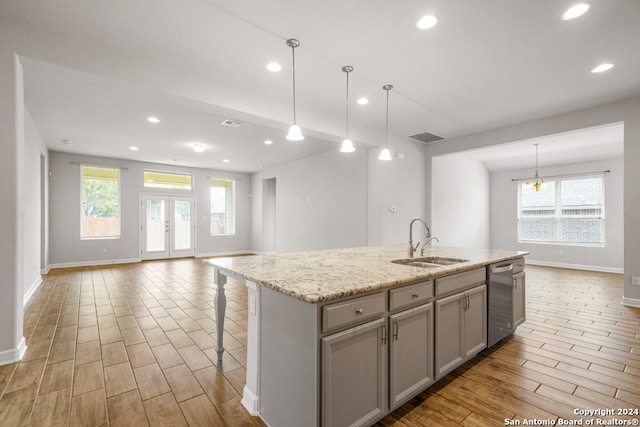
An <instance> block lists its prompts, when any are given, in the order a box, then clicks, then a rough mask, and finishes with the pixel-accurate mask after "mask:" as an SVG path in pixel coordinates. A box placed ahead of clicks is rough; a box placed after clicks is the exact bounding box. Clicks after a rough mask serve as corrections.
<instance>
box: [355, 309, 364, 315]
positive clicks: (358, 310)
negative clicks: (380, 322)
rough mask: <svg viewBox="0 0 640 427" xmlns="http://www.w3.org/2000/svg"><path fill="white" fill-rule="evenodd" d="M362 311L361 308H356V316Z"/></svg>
mask: <svg viewBox="0 0 640 427" xmlns="http://www.w3.org/2000/svg"><path fill="white" fill-rule="evenodd" d="M362 313H364V311H363V310H362V309H361V308H356V314H362Z"/></svg>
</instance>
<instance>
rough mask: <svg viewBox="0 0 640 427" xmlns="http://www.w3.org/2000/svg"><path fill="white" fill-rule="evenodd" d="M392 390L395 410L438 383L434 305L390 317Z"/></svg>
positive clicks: (423, 306) (392, 407) (390, 378)
mask: <svg viewBox="0 0 640 427" xmlns="http://www.w3.org/2000/svg"><path fill="white" fill-rule="evenodd" d="M389 319H390V323H389V335H390V343H389V355H390V356H389V390H390V397H391V409H395V408H397V407H398V406H400V405H402V404H403V403H405V402H406V401H407V400H409V399H410V398H412V397H413V396H415V395H416V394H417V393H418V392H420V391H421V390H422V389H424V388H426V387H427V386H429V385H430V384H432V383H433V382H434V381H435V378H434V375H433V304H432V303H429V304H425V305H421V306H419V307H416V308H412V309H409V310H405V311H402V312H400V313H398V314H394V315H392V316H390V318H389Z"/></svg>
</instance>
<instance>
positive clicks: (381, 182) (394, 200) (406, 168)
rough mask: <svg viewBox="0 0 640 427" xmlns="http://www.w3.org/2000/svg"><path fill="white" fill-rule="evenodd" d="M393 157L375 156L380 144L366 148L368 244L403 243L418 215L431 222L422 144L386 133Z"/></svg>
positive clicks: (377, 153) (427, 179)
mask: <svg viewBox="0 0 640 427" xmlns="http://www.w3.org/2000/svg"><path fill="white" fill-rule="evenodd" d="M389 149H390V151H391V157H392V160H389V161H384V160H378V156H379V155H380V150H381V147H377V148H371V149H369V152H368V165H369V170H368V194H369V199H368V202H367V205H368V208H367V213H368V216H369V219H368V223H369V225H368V244H369V245H386V244H397V243H406V242H407V241H408V239H409V223H410V222H411V219H412V218H415V217H420V218H422V219H424V220H425V221H426V222H427V224H429V225H431V221H432V219H431V218H430V217H429V215H427V214H426V213H427V211H426V210H425V207H426V199H425V193H426V189H427V187H428V185H427V183H428V181H429V177H427V175H426V174H425V168H426V162H425V153H426V149H425V145H424V144H422V143H421V142H416V141H411V140H409V139H406V138H398V137H396V136H394V135H389Z"/></svg>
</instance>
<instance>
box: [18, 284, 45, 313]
mask: <svg viewBox="0 0 640 427" xmlns="http://www.w3.org/2000/svg"><path fill="white" fill-rule="evenodd" d="M40 285H42V276H38V278H37V279H36V280H35V281H34V282H33V283H32V284H31V286H29V289H27V291H26V292H25V293H24V298H23V300H22V308H25V307H26V306H27V304H28V303H29V300H31V297H33V294H34V293H35V292H36V291H37V290H38V288H39V287H40Z"/></svg>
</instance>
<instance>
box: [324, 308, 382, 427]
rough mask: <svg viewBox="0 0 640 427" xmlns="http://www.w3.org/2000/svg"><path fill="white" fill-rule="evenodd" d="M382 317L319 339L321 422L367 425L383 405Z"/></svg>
mask: <svg viewBox="0 0 640 427" xmlns="http://www.w3.org/2000/svg"><path fill="white" fill-rule="evenodd" d="M386 402H387V345H386V323H385V319H379V320H375V321H373V322H369V323H365V324H364V325H361V326H357V327H355V328H351V329H348V330H346V331H343V332H340V333H337V334H333V335H330V336H328V337H325V338H323V339H322V425H323V426H325V427H330V426H333V427H342V426H360V425H369V424H371V422H372V421H373V420H374V419H376V418H378V417H379V416H381V415H382V414H383V413H384V412H386V409H387V405H386Z"/></svg>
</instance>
